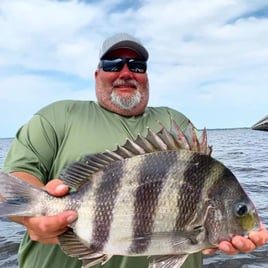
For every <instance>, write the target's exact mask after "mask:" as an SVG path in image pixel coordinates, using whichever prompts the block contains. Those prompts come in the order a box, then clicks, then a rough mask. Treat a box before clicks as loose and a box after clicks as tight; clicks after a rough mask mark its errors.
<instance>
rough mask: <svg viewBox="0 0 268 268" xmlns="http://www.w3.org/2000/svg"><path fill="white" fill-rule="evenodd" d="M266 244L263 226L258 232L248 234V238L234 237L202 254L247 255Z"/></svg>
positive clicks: (266, 233) (267, 239)
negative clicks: (217, 252)
mask: <svg viewBox="0 0 268 268" xmlns="http://www.w3.org/2000/svg"><path fill="white" fill-rule="evenodd" d="M267 242H268V232H267V229H266V228H265V226H264V225H263V224H261V228H260V230H258V231H252V232H250V233H249V235H248V238H245V237H242V236H234V237H233V238H232V241H231V242H228V241H222V242H221V243H220V244H219V247H218V249H205V250H203V254H205V255H209V254H214V253H215V252H216V251H217V250H220V251H222V252H223V253H225V254H228V255H235V254H238V253H239V252H244V253H248V252H251V251H253V250H255V249H256V248H257V247H260V246H263V245H264V244H265V243H267Z"/></svg>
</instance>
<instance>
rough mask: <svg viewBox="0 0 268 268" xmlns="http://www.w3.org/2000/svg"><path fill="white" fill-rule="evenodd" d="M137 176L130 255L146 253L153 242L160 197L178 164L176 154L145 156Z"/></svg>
mask: <svg viewBox="0 0 268 268" xmlns="http://www.w3.org/2000/svg"><path fill="white" fill-rule="evenodd" d="M142 158H143V161H142V163H141V167H140V172H139V175H138V176H137V179H138V180H139V186H138V188H137V190H136V191H135V202H134V220H133V221H134V222H133V225H134V226H133V243H132V245H131V247H130V249H129V252H130V253H136V254H139V253H144V252H145V251H146V249H147V248H148V246H149V244H150V241H151V234H152V231H153V230H152V227H153V222H154V217H155V212H156V209H157V206H158V202H159V196H160V193H161V191H162V189H163V186H164V184H165V181H166V179H167V177H168V173H169V170H170V168H172V167H173V166H174V165H175V164H176V162H177V157H176V154H174V152H166V153H163V154H148V155H144V156H143V157H142Z"/></svg>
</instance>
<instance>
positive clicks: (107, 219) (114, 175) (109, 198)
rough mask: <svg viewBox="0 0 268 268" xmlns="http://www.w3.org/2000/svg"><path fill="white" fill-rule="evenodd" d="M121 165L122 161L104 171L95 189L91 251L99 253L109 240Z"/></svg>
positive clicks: (121, 174)
mask: <svg viewBox="0 0 268 268" xmlns="http://www.w3.org/2000/svg"><path fill="white" fill-rule="evenodd" d="M123 165H124V162H123V161H119V162H114V163H113V164H112V165H111V166H109V167H108V168H107V169H105V170H104V173H103V176H102V181H101V183H100V186H99V187H98V189H97V192H96V205H95V211H94V222H93V231H92V239H91V243H90V244H91V247H90V248H91V249H92V250H95V251H101V250H102V249H103V247H104V246H105V244H106V242H107V241H108V239H109V234H110V229H111V224H112V221H113V209H114V205H115V200H116V198H117V196H118V193H119V191H120V184H121V179H122V178H123V175H124V169H123ZM93 179H94V178H93ZM89 209H90V208H89Z"/></svg>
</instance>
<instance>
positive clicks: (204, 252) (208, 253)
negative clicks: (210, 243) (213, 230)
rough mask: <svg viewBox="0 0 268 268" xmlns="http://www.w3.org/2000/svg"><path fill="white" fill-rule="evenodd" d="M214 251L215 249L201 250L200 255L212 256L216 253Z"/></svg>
mask: <svg viewBox="0 0 268 268" xmlns="http://www.w3.org/2000/svg"><path fill="white" fill-rule="evenodd" d="M216 251H217V249H215V248H206V249H204V250H202V253H203V254H204V255H213V254H215V253H216Z"/></svg>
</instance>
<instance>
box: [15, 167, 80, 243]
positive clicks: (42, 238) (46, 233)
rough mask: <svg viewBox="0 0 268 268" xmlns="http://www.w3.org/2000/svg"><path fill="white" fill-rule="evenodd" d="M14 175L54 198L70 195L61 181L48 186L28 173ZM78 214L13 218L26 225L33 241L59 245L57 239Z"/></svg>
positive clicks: (63, 213)
mask: <svg viewBox="0 0 268 268" xmlns="http://www.w3.org/2000/svg"><path fill="white" fill-rule="evenodd" d="M11 174H12V175H14V176H16V177H18V178H21V179H22V180H25V181H27V182H29V183H32V184H34V185H35V186H37V187H40V188H43V189H45V190H46V191H47V192H48V193H49V194H51V195H54V196H63V195H65V194H67V193H68V187H67V186H66V185H64V184H63V183H62V182H61V181H60V180H58V179H54V180H51V181H50V182H49V183H48V184H47V185H43V184H42V182H41V181H40V180H39V179H38V178H36V177H35V176H33V175H31V174H29V173H26V172H13V173H11ZM76 218H77V214H76V212H74V211H64V212H62V213H60V214H58V215H55V216H41V217H11V218H10V219H11V220H12V221H14V222H17V223H20V224H22V225H24V226H25V227H26V229H27V231H28V233H29V235H30V238H31V239H32V240H33V241H38V242H41V243H44V244H57V243H58V239H57V237H58V236H59V235H60V234H62V233H64V232H65V231H66V230H67V228H68V227H67V225H68V224H70V223H71V222H73V221H74V220H76Z"/></svg>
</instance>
